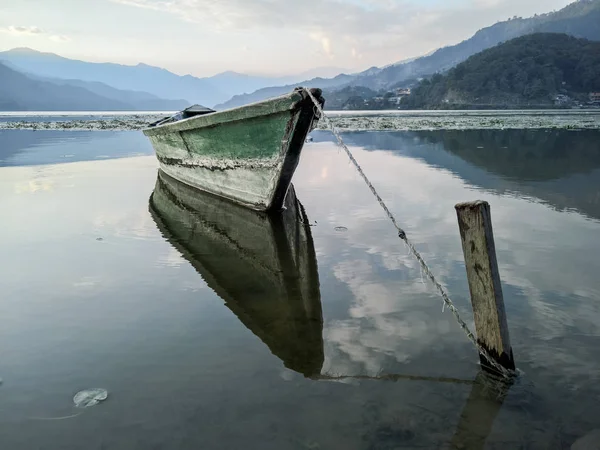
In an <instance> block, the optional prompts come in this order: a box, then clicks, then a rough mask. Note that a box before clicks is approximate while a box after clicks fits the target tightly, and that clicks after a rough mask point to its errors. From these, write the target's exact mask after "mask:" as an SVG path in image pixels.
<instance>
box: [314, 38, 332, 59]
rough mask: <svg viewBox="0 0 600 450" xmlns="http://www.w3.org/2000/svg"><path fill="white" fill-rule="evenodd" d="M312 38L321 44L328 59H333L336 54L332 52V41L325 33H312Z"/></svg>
mask: <svg viewBox="0 0 600 450" xmlns="http://www.w3.org/2000/svg"><path fill="white" fill-rule="evenodd" d="M309 36H310V38H311V39H312V40H313V41H317V42H319V43H320V44H321V50H322V51H323V53H324V54H325V56H327V57H328V58H333V56H334V54H333V52H332V50H331V39H330V38H328V37H327V36H326V35H324V34H323V33H310V34H309Z"/></svg>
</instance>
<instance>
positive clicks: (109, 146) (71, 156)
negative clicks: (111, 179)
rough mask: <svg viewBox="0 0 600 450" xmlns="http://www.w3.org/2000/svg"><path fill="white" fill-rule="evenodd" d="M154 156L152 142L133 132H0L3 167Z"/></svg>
mask: <svg viewBox="0 0 600 450" xmlns="http://www.w3.org/2000/svg"><path fill="white" fill-rule="evenodd" d="M150 154H153V150H152V147H151V145H150V144H149V142H148V140H147V139H145V137H144V136H143V135H141V134H139V133H137V132H131V131H102V132H97V131H65V130H43V131H34V130H0V167H6V166H31V165H42V164H59V163H70V162H75V161H94V160H102V159H111V158H124V157H131V156H140V155H150Z"/></svg>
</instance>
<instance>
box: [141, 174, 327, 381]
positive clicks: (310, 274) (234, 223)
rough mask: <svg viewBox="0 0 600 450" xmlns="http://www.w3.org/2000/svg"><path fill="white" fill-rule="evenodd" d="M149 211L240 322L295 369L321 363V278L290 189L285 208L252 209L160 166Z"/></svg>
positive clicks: (316, 368)
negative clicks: (183, 180) (192, 184)
mask: <svg viewBox="0 0 600 450" xmlns="http://www.w3.org/2000/svg"><path fill="white" fill-rule="evenodd" d="M149 203H150V207H149V208H150V213H151V214H152V217H153V218H154V221H155V222H156V224H157V226H158V228H159V229H160V231H161V232H162V234H163V236H164V237H165V238H166V239H167V240H168V241H169V242H170V243H171V244H172V245H173V246H174V247H175V248H176V249H177V250H178V251H179V252H180V253H181V254H182V256H183V257H184V258H185V259H187V260H188V261H189V262H190V263H191V264H192V265H193V266H194V268H195V269H196V271H197V272H198V273H199V274H200V275H201V276H202V278H203V279H204V280H205V282H206V283H207V285H208V286H209V287H210V288H211V289H212V290H214V291H215V293H216V294H217V295H218V296H219V297H221V298H222V299H223V300H224V301H225V305H226V306H227V307H228V308H229V309H230V310H231V311H232V312H233V313H234V314H235V315H236V316H237V317H238V318H239V319H240V321H241V322H242V323H243V324H244V325H245V326H246V327H247V328H248V329H250V330H251V331H252V332H253V333H254V334H255V335H256V336H258V337H259V338H260V339H261V340H262V341H263V342H264V343H265V344H266V345H267V346H268V347H269V349H270V350H271V352H272V353H273V354H274V355H276V356H277V357H278V358H280V359H281V360H282V361H283V363H284V365H285V366H286V367H288V368H289V369H291V370H294V371H296V372H299V373H301V374H304V375H305V376H307V377H311V376H315V375H318V374H319V373H320V371H321V369H322V366H323V361H324V353H323V336H322V334H323V315H322V311H321V298H320V292H319V278H318V272H317V263H316V257H315V251H314V246H313V242H312V237H311V232H310V226H309V224H308V219H307V217H306V213H305V212H304V209H303V207H302V205H301V204H300V202H299V201H298V200H297V199H296V196H295V193H294V188H293V186H290V189H289V193H288V195H287V196H286V201H285V209H284V210H283V211H279V212H271V213H262V212H255V211H252V210H250V209H247V208H245V207H242V206H239V205H236V204H233V203H231V202H228V201H225V200H223V199H221V198H218V197H215V196H212V195H210V194H206V193H203V192H200V191H198V190H196V189H194V188H191V187H190V186H188V185H186V184H183V183H180V182H178V181H177V180H175V179H173V178H171V177H170V176H168V175H166V174H165V173H164V172H162V171H159V175H158V179H157V181H156V186H155V189H154V192H153V193H152V196H151V197H150V202H149Z"/></svg>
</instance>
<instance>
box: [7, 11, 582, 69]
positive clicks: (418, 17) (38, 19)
mask: <svg viewBox="0 0 600 450" xmlns="http://www.w3.org/2000/svg"><path fill="white" fill-rule="evenodd" d="M572 1H573V0H543V1H542V0H0V50H7V49H9V48H13V47H31V48H35V49H37V50H41V51H47V52H54V53H58V54H60V55H63V56H66V57H70V58H77V59H84V60H88V61H111V62H119V63H124V64H136V63H138V62H144V63H147V64H152V65H158V66H161V67H165V68H167V69H169V70H171V71H174V72H176V73H180V74H185V73H191V74H193V75H197V76H207V75H212V74H214V73H217V72H221V71H225V70H235V71H240V72H246V73H268V74H291V73H297V72H300V71H304V70H308V69H311V68H314V67H323V66H334V67H341V68H346V69H349V70H360V69H366V68H368V67H370V66H372V65H377V66H382V65H386V64H389V63H392V62H396V61H399V60H402V59H405V58H409V57H413V56H418V55H421V54H424V53H427V52H429V51H431V50H433V49H435V48H438V47H441V46H444V45H450V44H455V43H457V42H460V41H461V40H463V39H466V38H468V37H470V36H471V35H472V34H473V33H474V32H475V31H477V30H478V29H479V28H482V27H485V26H488V25H491V24H493V23H494V22H497V21H500V20H506V19H507V18H509V17H512V16H515V15H516V16H523V17H526V16H531V15H533V14H535V13H544V12H549V11H551V10H554V9H560V8H562V7H564V6H565V5H567V4H569V3H571V2H572Z"/></svg>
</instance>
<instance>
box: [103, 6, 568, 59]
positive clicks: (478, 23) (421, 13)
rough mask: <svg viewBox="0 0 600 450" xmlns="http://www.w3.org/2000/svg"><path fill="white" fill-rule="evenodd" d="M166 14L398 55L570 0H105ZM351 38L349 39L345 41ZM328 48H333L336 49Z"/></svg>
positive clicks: (351, 52)
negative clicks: (294, 35) (429, 0)
mask: <svg viewBox="0 0 600 450" xmlns="http://www.w3.org/2000/svg"><path fill="white" fill-rule="evenodd" d="M109 1H111V2H113V3H120V4H123V5H128V6H131V7H137V8H144V9H148V10H154V11H160V12H165V13H169V14H172V15H174V16H176V17H178V18H180V19H181V20H183V21H186V22H190V23H199V24H202V26H203V28H206V29H213V30H216V31H227V32H232V31H234V32H249V31H254V32H259V33H260V32H265V31H268V30H271V31H273V30H275V31H278V32H280V33H281V35H282V39H283V40H290V39H293V37H291V35H292V34H293V33H299V34H300V35H304V36H308V37H309V38H310V39H312V40H314V41H316V42H318V43H319V44H320V46H321V49H320V53H322V54H323V55H324V56H326V57H328V58H335V57H338V58H340V57H348V58H351V59H353V60H360V59H361V56H364V57H365V59H369V60H370V61H369V63H371V62H372V59H374V58H381V56H383V55H386V56H385V58H386V59H388V60H387V62H391V61H389V59H392V60H393V58H399V59H403V58H405V57H408V56H415V55H416V54H419V53H426V52H429V51H430V50H432V49H434V48H437V47H440V46H443V45H447V44H451V43H456V42H459V41H460V40H462V39H465V38H468V37H469V36H470V35H472V34H473V33H474V32H475V31H477V29H479V28H482V27H485V26H489V25H491V24H493V23H494V22H496V21H499V20H506V19H508V18H509V17H512V16H514V15H515V14H518V15H522V16H529V15H533V14H534V13H543V12H546V11H549V10H551V9H552V8H560V7H563V6H565V5H566V4H568V3H570V1H572V0H548V2H547V3H546V4H545V5H544V6H540V4H539V1H538V0H464V1H457V2H434V3H430V2H427V3H425V4H423V3H421V2H418V1H415V0H360V1H356V0H303V1H302V4H301V6H299V4H298V2H297V1H295V0H252V1H248V0H219V1H215V0H109ZM351 41H353V42H351ZM333 48H335V49H336V52H335V54H334V52H333V50H332V49H333Z"/></svg>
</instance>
